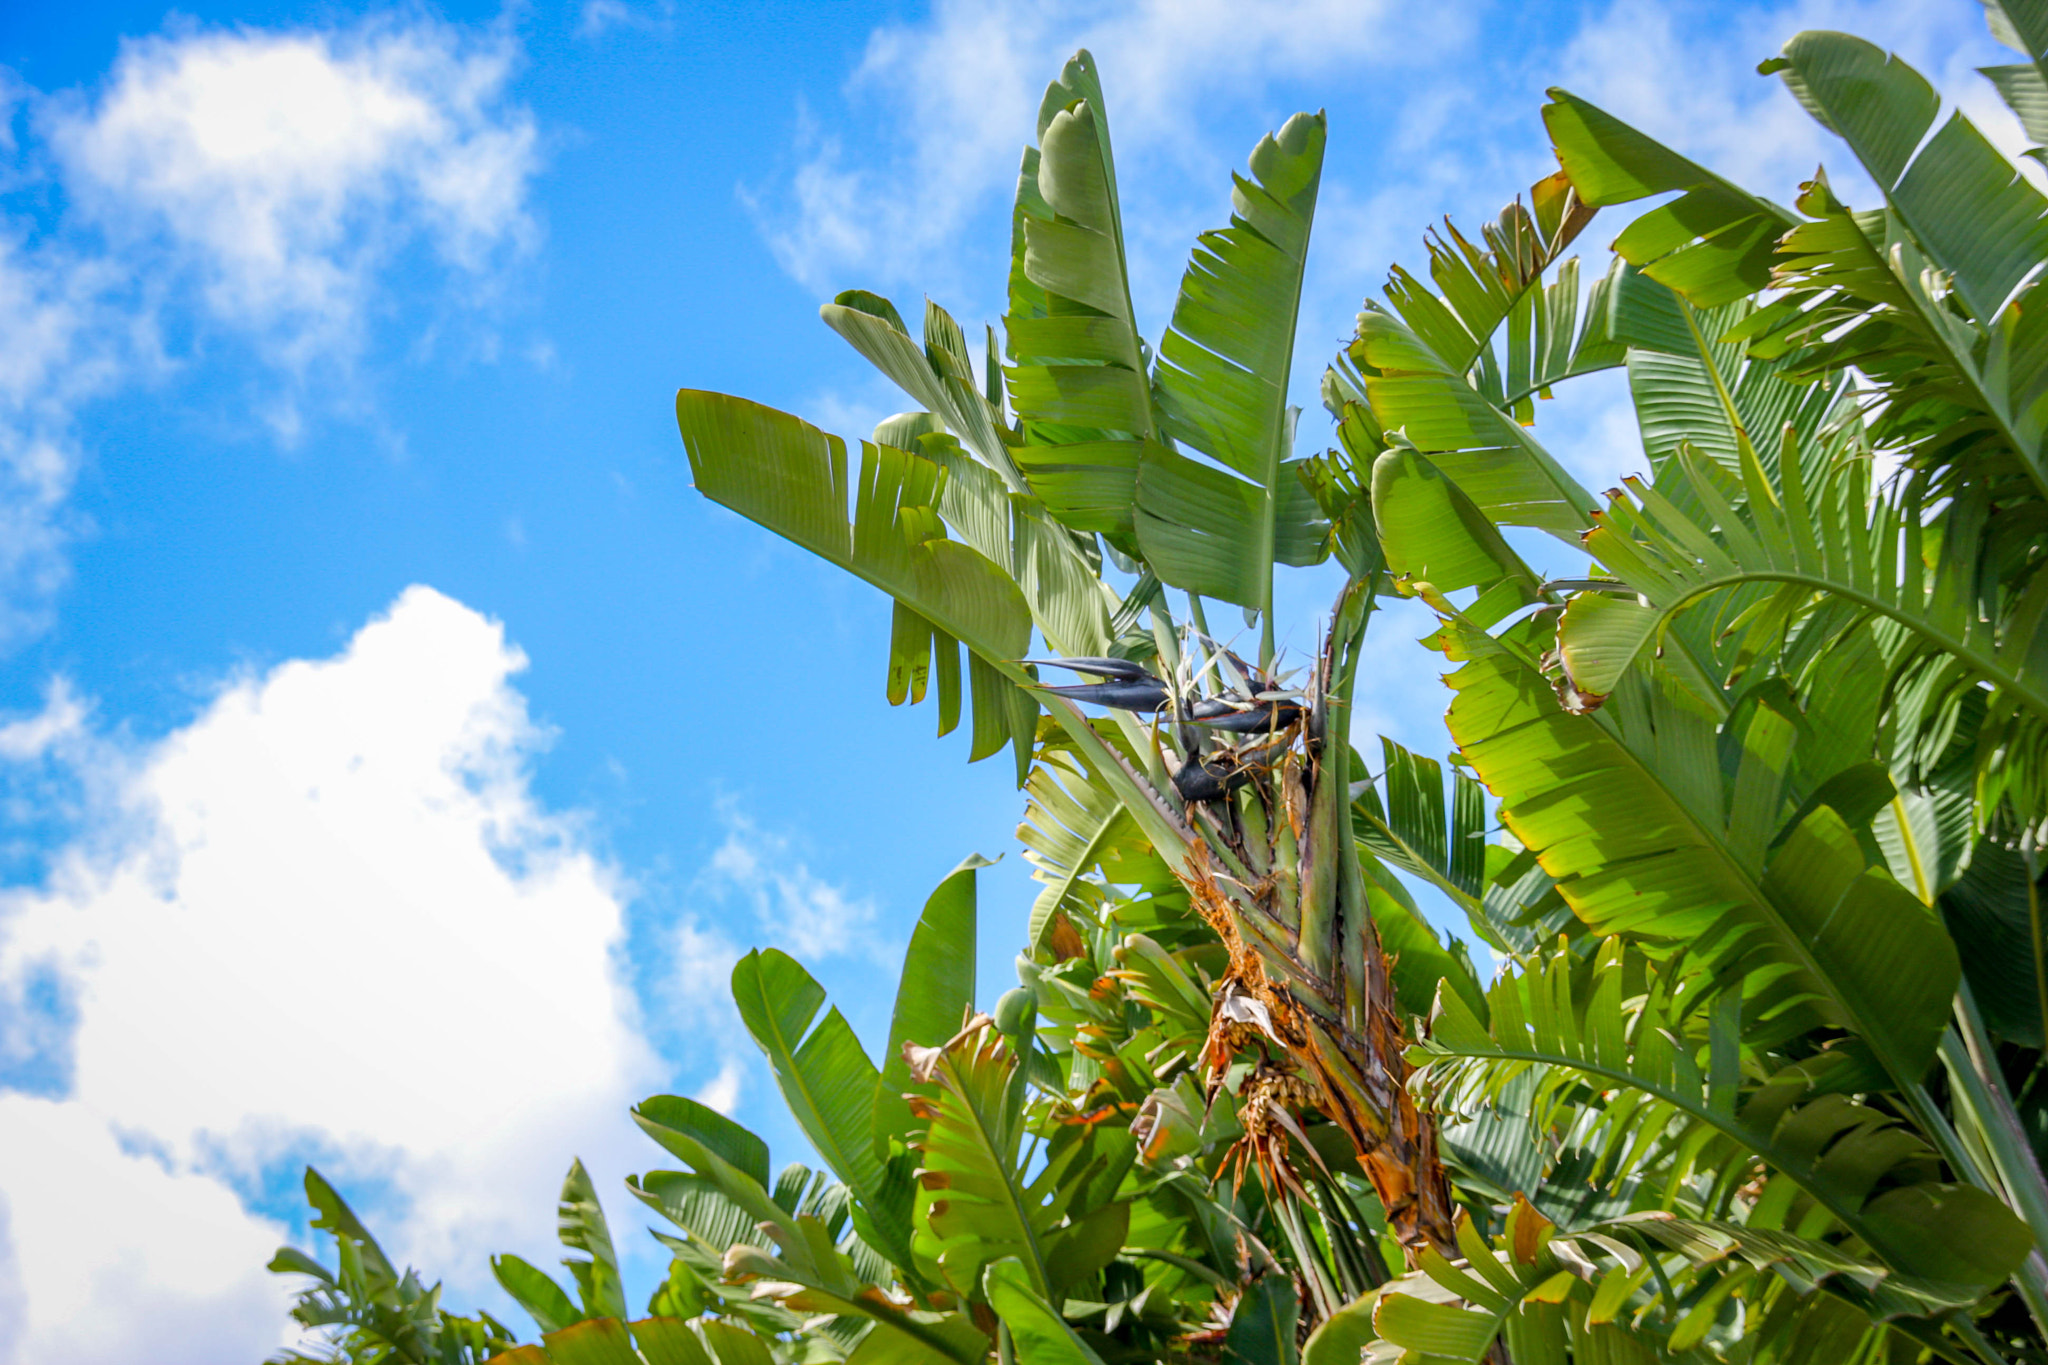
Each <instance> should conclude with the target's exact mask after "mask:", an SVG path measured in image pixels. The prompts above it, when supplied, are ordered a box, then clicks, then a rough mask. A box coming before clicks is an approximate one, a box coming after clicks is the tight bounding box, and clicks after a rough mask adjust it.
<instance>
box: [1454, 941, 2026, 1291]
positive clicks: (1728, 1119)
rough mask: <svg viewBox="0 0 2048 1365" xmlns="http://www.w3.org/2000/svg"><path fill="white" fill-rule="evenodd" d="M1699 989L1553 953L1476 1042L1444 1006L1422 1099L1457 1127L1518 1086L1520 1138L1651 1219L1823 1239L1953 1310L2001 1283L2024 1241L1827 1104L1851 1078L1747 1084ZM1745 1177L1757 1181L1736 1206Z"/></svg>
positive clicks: (1801, 1068) (1893, 1126) (1617, 962)
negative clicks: (1638, 1193)
mask: <svg viewBox="0 0 2048 1365" xmlns="http://www.w3.org/2000/svg"><path fill="white" fill-rule="evenodd" d="M1703 986H1705V983H1702V982H1699V981H1697V980H1688V979H1686V978H1683V977H1678V978H1676V979H1674V977H1673V974H1672V968H1671V966H1670V965H1669V964H1665V965H1663V966H1659V965H1657V964H1653V963H1649V962H1647V961H1645V960H1643V959H1641V958H1639V957H1637V956H1635V955H1633V954H1631V953H1629V952H1628V951H1627V950H1626V949H1623V948H1621V947H1619V946H1616V945H1614V944H1612V943H1610V945H1609V946H1608V947H1605V948H1603V949H1602V950H1601V956H1600V958H1599V960H1598V963H1597V966H1596V969H1595V970H1594V971H1592V972H1591V973H1590V974H1589V973H1586V972H1585V971H1583V970H1582V969H1581V968H1580V964H1579V963H1578V962H1577V961H1576V960H1575V958H1574V955H1573V954H1571V953H1569V952H1563V953H1554V954H1552V955H1550V956H1548V957H1546V958H1540V959H1534V960H1531V961H1530V962H1529V963H1527V964H1526V965H1524V966H1523V967H1522V968H1521V969H1520V970H1518V971H1512V972H1509V973H1507V974H1505V975H1504V976H1502V978H1501V979H1500V980H1499V981H1498V982H1496V983H1495V984H1494V986H1493V988H1492V989H1491V990H1490V991H1489V992H1488V996H1487V998H1488V1003H1489V1005H1490V1007H1491V1012H1492V1022H1491V1026H1490V1027H1489V1026H1488V1025H1486V1024H1483V1023H1481V1022H1480V1020H1479V1019H1478V1018H1477V1017H1475V1016H1474V1015H1473V1014H1472V1013H1471V1012H1470V1011H1469V1010H1468V1009H1467V1007H1466V1006H1465V1005H1464V1003H1463V1002H1462V1001H1461V1000H1458V999H1456V998H1455V997H1453V996H1452V995H1450V994H1449V993H1447V994H1446V995H1445V997H1444V998H1443V1001H1442V1005H1441V1008H1440V1013H1439V1015H1438V1018H1437V1022H1436V1027H1435V1028H1434V1029H1433V1030H1432V1031H1431V1034H1430V1037H1429V1038H1428V1039H1427V1040H1425V1041H1424V1042H1423V1043H1421V1044H1420V1045H1419V1046H1418V1048H1417V1049H1416V1060H1417V1061H1418V1062H1420V1063H1423V1064H1424V1065H1425V1068H1426V1069H1425V1070H1424V1072H1423V1083H1424V1084H1426V1085H1428V1086H1430V1087H1431V1089H1432V1092H1433V1093H1435V1094H1437V1095H1438V1096H1439V1097H1440V1099H1441V1101H1442V1102H1443V1103H1445V1104H1446V1105H1447V1106H1449V1107H1451V1108H1453V1109H1455V1110H1458V1111H1462V1112H1473V1113H1477V1112H1482V1111H1483V1110H1484V1109H1485V1108H1487V1107H1488V1106H1490V1105H1492V1104H1494V1103H1496V1102H1497V1101H1498V1100H1499V1099H1500V1098H1501V1097H1502V1095H1503V1094H1504V1092H1505V1091H1506V1090H1507V1089H1508V1087H1510V1086H1511V1085H1513V1084H1515V1083H1516V1082H1517V1081H1518V1080H1519V1079H1521V1078H1523V1077H1525V1076H1526V1077H1531V1078H1533V1082H1534V1091H1533V1094H1532V1095H1531V1097H1530V1098H1529V1101H1528V1103H1529V1112H1530V1123H1531V1125H1532V1127H1533V1129H1534V1131H1535V1133H1537V1134H1548V1133H1551V1132H1553V1131H1555V1132H1556V1133H1557V1135H1558V1140H1559V1141H1562V1142H1564V1143H1567V1144H1568V1145H1570V1146H1573V1147H1579V1148H1585V1149H1587V1150H1590V1151H1592V1152H1594V1153H1596V1154H1598V1167H1599V1169H1596V1171H1595V1172H1594V1173H1593V1174H1594V1176H1595V1178H1596V1179H1599V1180H1602V1181H1608V1182H1612V1181H1617V1180H1622V1179H1628V1178H1642V1179H1644V1180H1645V1181H1646V1182H1648V1183H1650V1184H1652V1185H1656V1186H1661V1187H1662V1188H1663V1193H1662V1199H1663V1202H1664V1203H1665V1205H1666V1206H1667V1207H1668V1206H1670V1205H1671V1204H1673V1203H1677V1204H1680V1205H1683V1206H1690V1207H1691V1208H1693V1209H1694V1210H1696V1211H1697V1212H1698V1213H1701V1214H1703V1215H1706V1216H1709V1217H1727V1216H1730V1215H1731V1214H1734V1213H1738V1212H1739V1214H1740V1216H1741V1217H1742V1218H1743V1221H1744V1222H1745V1223H1746V1224H1747V1225H1748V1226H1749V1227H1750V1228H1751V1229H1754V1230H1764V1229H1773V1228H1776V1229H1785V1230H1799V1231H1802V1232H1804V1233H1806V1234H1808V1235H1811V1234H1812V1233H1814V1232H1817V1231H1821V1230H1824V1229H1825V1228H1826V1227H1828V1226H1830V1225H1832V1226H1835V1227H1839V1228H1840V1229H1842V1230H1845V1231H1847V1232H1849V1233H1851V1234H1853V1235H1854V1236H1855V1237H1856V1238H1857V1239H1858V1240H1859V1241H1860V1242H1861V1243H1862V1244H1864V1245H1865V1246H1868V1247H1869V1248H1870V1249H1871V1250H1872V1252H1873V1253H1874V1254H1875V1255H1877V1256H1878V1257H1880V1258H1882V1259H1883V1260H1884V1261H1885V1262H1886V1263H1887V1264H1888V1265H1890V1266H1891V1267H1892V1268H1893V1270H1895V1271H1897V1272H1899V1273H1902V1274H1906V1275H1918V1276H1921V1277H1933V1278H1946V1279H1952V1280H1957V1281H1958V1282H1962V1281H1964V1280H1967V1281H1968V1283H1970V1284H1974V1285H1975V1286H1976V1290H1975V1291H1970V1290H1960V1291H1958V1293H1959V1294H1961V1295H1963V1296H1965V1297H1966V1296H1967V1295H1968V1294H1969V1293H1972V1292H1981V1291H1982V1290H1983V1289H1986V1288H1989V1287H1990V1286H1991V1285H1994V1284H1996V1283H1998V1282H1999V1281H2000V1280H2002V1279H2003V1278H2005V1276H2006V1275H2008V1274H2010V1273H2011V1272H2012V1270H2013V1268H2014V1267H2015V1266H2017V1265H2018V1263H2019V1260H2020V1258H2021V1256H2022V1255H2023V1254H2024V1251H2025V1248H2026V1245H2027V1242H2028V1233H2027V1231H2026V1229H2025V1227H2024V1226H2023V1225H2022V1224H2020V1223H2019V1222H2018V1221H2017V1220H2016V1219H2015V1218H2014V1217H2013V1216H2012V1214H2011V1213H2010V1212H2008V1211H2007V1210H2006V1209H2005V1207H2004V1206H2003V1205H2001V1204H2000V1203H1999V1202H1998V1201H1997V1200H1996V1199H1994V1198H1992V1197H1991V1196H1990V1195H1988V1194H1985V1193H1984V1192H1983V1191H1981V1190H1979V1189H1977V1188H1976V1187H1974V1186H1969V1185H1943V1184H1939V1183H1936V1182H1934V1181H1933V1180H1931V1179H1930V1172H1932V1171H1933V1170H1934V1169H1935V1161H1934V1153H1933V1151H1932V1149H1931V1148H1930V1147H1928V1145H1927V1144H1926V1142H1925V1141H1924V1140H1922V1139H1920V1138H1919V1137H1917V1136H1916V1135H1914V1134H1912V1133H1911V1132H1910V1131H1909V1130H1906V1129H1904V1128H1902V1127H1900V1126H1899V1125H1898V1123H1897V1122H1896V1121H1895V1120H1893V1119H1891V1118H1889V1117H1887V1116H1886V1115H1885V1114H1883V1113H1882V1112H1880V1111H1877V1110H1874V1109H1870V1108H1866V1107H1864V1106H1863V1105H1860V1104H1858V1103H1856V1102H1855V1101H1854V1100H1852V1099H1851V1098H1849V1096H1848V1095H1846V1094H1844V1093H1842V1092H1843V1089H1844V1087H1845V1086H1850V1085H1853V1084H1854V1083H1855V1081H1854V1070H1855V1065H1856V1064H1855V1063H1854V1062H1853V1061H1851V1060H1848V1059H1840V1060H1837V1061H1835V1063H1834V1065H1835V1067H1836V1068H1838V1070H1837V1071H1836V1072H1830V1070H1829V1069H1828V1067H1827V1065H1826V1063H1825V1062H1808V1063H1804V1064H1799V1065H1793V1066H1787V1067H1785V1068H1783V1069H1782V1070H1781V1071H1779V1072H1777V1073H1775V1074H1767V1075H1762V1076H1761V1078H1760V1077H1759V1067H1760V1058H1758V1057H1757V1056H1756V1055H1754V1054H1752V1053H1751V1052H1750V1051H1749V1050H1748V1049H1747V1048H1745V1047H1744V1045H1743V1042H1742V1039H1741V1036H1740V1034H1739V1033H1738V1029H1737V1020H1738V1019H1739V1013H1740V1011H1739V1006H1737V1007H1735V1008H1734V1009H1724V1010H1723V1011H1721V1012H1720V1013H1719V1014H1715V1013H1714V1012H1713V1011H1712V1010H1711V1009H1704V1010H1703V1007H1702V1006H1701V1004H1700V1003H1699V999H1698V997H1699V996H1700V995H1701V994H1702V993H1703V990H1702V988H1703ZM1705 993H1708V994H1711V991H1710V990H1708V991H1706V992H1705ZM1702 1058H1704V1061H1702V1060H1701V1059H1702ZM1603 1095H1606V1096H1609V1098H1605V1099H1602V1098H1600V1097H1601V1096H1603ZM1759 1160H1762V1161H1763V1162H1765V1163H1767V1165H1768V1168H1769V1169H1770V1170H1771V1171H1772V1172H1773V1173H1774V1174H1773V1175H1772V1176H1771V1179H1770V1181H1769V1182H1767V1183H1766V1184H1765V1185H1764V1187H1763V1190H1762V1192H1761V1193H1760V1194H1754V1195H1751V1194H1747V1193H1743V1194H1740V1195H1738V1190H1737V1187H1738V1186H1740V1185H1741V1184H1742V1183H1743V1182H1744V1181H1745V1180H1746V1179H1747V1178H1748V1176H1749V1174H1750V1173H1751V1172H1752V1171H1754V1169H1755V1165H1756V1162H1757V1161H1759ZM1801 1196H1804V1198H1802V1197H1801ZM1650 1197H1652V1198H1655V1197H1656V1196H1655V1195H1651V1196H1650ZM1815 1205H1817V1206H1818V1208H1819V1210H1823V1211H1824V1212H1820V1213H1818V1215H1817V1216H1816V1210H1815V1208H1814V1206H1815Z"/></svg>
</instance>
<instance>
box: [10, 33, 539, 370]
mask: <svg viewBox="0 0 2048 1365" xmlns="http://www.w3.org/2000/svg"><path fill="white" fill-rule="evenodd" d="M512 65H513V53H512V50H511V48H510V47H509V45H508V44H506V43H505V42H504V41H502V40H499V39H485V40H483V41H478V40H476V39H474V38H472V37H469V36H468V35H465V34H464V33H462V32H461V31H459V30H456V29H453V28H449V27H446V26H443V25H437V24H429V23H415V24H404V25H400V24H391V23H372V24H369V25H367V26H365V27H362V28H358V29H353V30H341V31H318V30H307V31H297V32H283V33H269V32H263V31H260V30H237V31H233V32H228V31H213V32H205V31H201V32H194V33H187V34H173V35H171V36H166V37H157V38H148V39H144V40H141V41H135V42H130V43H127V44H125V45H124V46H123V48H122V51H121V56H120V58H119V60H118V61H117V62H116V64H115V67H114V71H113V74H112V76H111V78H110V80H109V81H108V83H107V88H106V89H105V91H104V92H103V93H102V94H101V96H100V97H99V98H98V99H97V100H96V101H94V102H92V103H91V104H88V105H80V104H75V103H72V104H58V105H56V106H54V112H53V113H52V115H51V116H50V118H49V120H48V122H49V125H50V130H49V137H50V141H51V144H52V146H53V147H54V149H55V151H56V153H57V157H58V160H59V163H60V165H61V167H62V170H63V173H64V180H65V184H66V186H67V187H68V188H69V189H70V190H71V192H72V193H73V195H74V196H75V197H76V201H77V202H78V204H79V205H80V206H81V208H82V209H83V211H84V212H86V213H87V214H89V215H90V216H91V217H92V218H93V219H94V220H96V221H97V222H99V223H100V224H102V225H103V226H105V227H107V228H108V229H109V230H110V231H111V232H112V233H114V234H115V235H116V237H117V239H120V240H123V241H129V242H132V241H134V240H136V239H138V238H139V239H142V240H160V241H161V242H162V243H163V244H164V245H165V246H167V247H168V249H169V250H170V251H171V252H172V253H173V255H174V256H176V257H178V258H179V259H181V260H183V261H184V262H186V263H188V264H189V265H190V266H191V267H192V268H194V269H195V270H196V271H197V272H198V274H199V277H200V279H201V282H202V285H203V288H204V291H205V298H206V300H207V303H208V305H209V306H210V307H211V309H212V310H213V311H214V312H215V313H216V314H217V315H218V316H220V317H221V318H223V319H225V320H227V321H230V322H233V323H236V324H238V325H242V326H247V327H250V328H253V329H256V330H257V331H259V332H263V333H268V334H271V335H273V336H276V337H277V338H279V339H280V340H281V341H282V342H283V344H284V354H285V356H286V357H288V358H289V359H290V360H293V361H297V362H303V361H304V360H305V359H307V358H309V357H311V356H313V355H316V354H320V353H325V352H333V351H337V350H339V351H342V352H344V353H345V352H346V351H347V350H349V349H350V348H352V346H353V345H354V344H355V342H356V337H355V335H354V334H355V332H356V330H357V329H358V328H359V327H360V326H361V322H362V312H363V308H364V300H365V295H366V294H367V292H368V291H369V288H370V281H371V277H372V274H373V272H374V271H375V269H376V268H377V267H378V266H379V265H380V264H382V263H384V262H385V261H386V260H388V259H389V258H390V257H391V256H392V254H393V253H394V252H396V251H397V250H398V249H399V248H401V247H402V246H404V245H405V244H406V242H407V241H408V240H409V239H411V238H414V237H421V238H424V239H425V240H426V241H427V242H428V243H430V244H431V246H432V248H433V250H434V252H435V253H436V254H437V255H438V256H439V257H440V258H441V259H442V260H443V261H444V262H446V263H447V264H448V265H449V266H451V267H454V268H455V269H457V270H459V271H463V272H467V273H470V274H480V273H482V272H484V271H485V270H486V269H487V267H488V266H489V265H490V264H491V263H492V261H493V260H494V258H496V257H497V256H498V255H499V253H501V252H503V251H505V250H507V249H511V250H517V249H519V248H521V247H524V246H527V245H529V244H530V243H531V241H532V239H533V235H534V226H533V223H532V220H531V218H530V217H529V215H528V213H527V210H526V207H525V197H526V189H527V184H528V181H529V180H530V179H531V177H532V175H533V173H534V170H535V168H536V156H535V131H534V125H533V120H532V117H531V115H530V114H528V113H527V112H526V111H525V110H523V109H521V108H518V107H516V106H508V105H507V104H506V102H505V99H504V87H505V83H506V79H507V77H508V75H509V74H510V70H511V67H512Z"/></svg>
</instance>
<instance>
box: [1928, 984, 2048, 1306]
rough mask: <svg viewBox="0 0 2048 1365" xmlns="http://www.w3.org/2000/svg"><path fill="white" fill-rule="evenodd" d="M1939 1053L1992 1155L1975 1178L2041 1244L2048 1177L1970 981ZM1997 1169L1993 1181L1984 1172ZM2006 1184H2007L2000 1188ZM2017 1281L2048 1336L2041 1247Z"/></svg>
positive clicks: (2046, 1267)
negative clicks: (2007, 1085) (1989, 1166)
mask: <svg viewBox="0 0 2048 1365" xmlns="http://www.w3.org/2000/svg"><path fill="white" fill-rule="evenodd" d="M1941 1059H1942V1062H1943V1063H1944V1064H1945V1065H1946V1067H1947V1069H1948V1073H1949V1077H1950V1081H1951V1083H1952V1084H1953V1085H1954V1086H1955V1093H1956V1097H1957V1099H1958V1100H1959V1101H1961V1103H1960V1104H1959V1105H1958V1109H1959V1110H1962V1111H1966V1112H1967V1115H1968V1117H1969V1119H1970V1120H1971V1124H1972V1127H1974V1129H1975V1130H1976V1131H1975V1134H1974V1136H1976V1138H1977V1139H1978V1140H1979V1142H1980V1143H1981V1144H1982V1145H1983V1148H1984V1150H1985V1152H1986V1154H1987V1155H1988V1156H1989V1157H1990V1160H1991V1164H1992V1167H1993V1172H1981V1171H1980V1172H1978V1173H1977V1174H1978V1179H1977V1180H1976V1182H1975V1183H1977V1184H1980V1185H1984V1186H1986V1187H1987V1188H1990V1189H1992V1191H1993V1193H1997V1194H2000V1195H2001V1196H2002V1197H2003V1198H2004V1200H2005V1202H2006V1204H2007V1205H2008V1206H2009V1207H2010V1208H2011V1209H2012V1210H2013V1212H2015V1213H2017V1214H2018V1215H2019V1216H2020V1217H2021V1218H2022V1219H2023V1220H2025V1222H2026V1224H2027V1226H2028V1227H2029V1228H2030V1229H2031V1230H2032V1231H2033V1233H2034V1240H2035V1242H2036V1243H2037V1244H2039V1245H2048V1181H2044V1180H2043V1179H2042V1176H2041V1167H2040V1164H2039V1163H2038V1162H2037V1161H2035V1159H2034V1149H2033V1144H2032V1143H2030V1142H2029V1141H2028V1140H2027V1132H2026V1128H2025V1127H2024V1126H2023V1125H2022V1124H2021V1123H2020V1118H2019V1114H2018V1113H2017V1112H2016V1111H2015V1110H2014V1108H2013V1104H2012V1097H2011V1096H2010V1095H2009V1094H2008V1093H2007V1092H2006V1088H2005V1077H2004V1076H2003V1075H2001V1074H2000V1073H1999V1070H1998V1063H1997V1057H1996V1056H1995V1055H1994V1054H1993V1052H1992V1050H1991V1039H1990V1037H1989V1036H1988V1035H1987V1034H1986V1033H1985V1031H1984V1020H1983V1018H1982V1016H1981V1015H1979V1014H1978V1012H1977V1002H1976V999H1975V997H1974V996H1973V995H1972V994H1971V992H1970V983H1969V982H1968V981H1962V982H1959V983H1958V985H1957V988H1956V1027H1955V1028H1952V1029H1949V1030H1946V1031H1945V1032H1944V1033H1943V1035H1942V1040H1941ZM1989 1174H1995V1175H1996V1180H1995V1182H1993V1181H1989V1180H1986V1179H1985V1178H1984V1177H1985V1176H1986V1175H1989ZM2000 1186H2002V1187H2003V1188H2002V1189H2001V1188H1998V1187H2000ZM2013 1284H2014V1286H2015V1287H2016V1288H2017V1289H2018V1290H2019V1291H2020V1297H2021V1298H2023V1299H2025V1300H2026V1304H2027V1310H2028V1312H2029V1313H2031V1314H2032V1315H2033V1318H2034V1323H2035V1325H2036V1326H2037V1327H2038V1328H2040V1330H2041V1332H2042V1334H2043V1335H2044V1336H2048V1262H2044V1261H2043V1260H2042V1258H2041V1254H2040V1252H2038V1251H2031V1252H2029V1253H2027V1259H2026V1260H2025V1262H2023V1263H2022V1264H2021V1266H2020V1268H2019V1270H2018V1271H2016V1272H2015V1273H2014V1275H2013Z"/></svg>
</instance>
